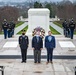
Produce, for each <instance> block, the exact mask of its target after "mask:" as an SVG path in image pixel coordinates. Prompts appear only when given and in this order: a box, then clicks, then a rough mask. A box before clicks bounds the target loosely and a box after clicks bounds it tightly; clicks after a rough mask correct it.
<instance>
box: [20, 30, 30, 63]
mask: <svg viewBox="0 0 76 75" xmlns="http://www.w3.org/2000/svg"><path fill="white" fill-rule="evenodd" d="M28 45H29V39H28V36H26V35H25V30H24V31H23V32H22V35H21V36H19V46H20V49H21V55H22V63H23V62H25V63H26V59H27V48H28Z"/></svg>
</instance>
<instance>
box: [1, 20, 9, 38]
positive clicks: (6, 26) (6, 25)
mask: <svg viewBox="0 0 76 75" xmlns="http://www.w3.org/2000/svg"><path fill="white" fill-rule="evenodd" d="M7 28H8V23H7V21H6V19H4V22H3V23H2V29H3V31H4V39H7V34H8V32H7Z"/></svg>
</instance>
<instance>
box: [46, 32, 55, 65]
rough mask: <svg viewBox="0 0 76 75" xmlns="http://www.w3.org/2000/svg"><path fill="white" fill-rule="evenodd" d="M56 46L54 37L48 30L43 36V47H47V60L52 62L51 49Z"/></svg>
mask: <svg viewBox="0 0 76 75" xmlns="http://www.w3.org/2000/svg"><path fill="white" fill-rule="evenodd" d="M55 47H56V42H55V37H54V36H52V34H51V31H48V36H46V37H45V48H46V49H47V62H46V64H48V63H49V62H50V63H51V64H52V63H53V62H52V59H53V50H54V48H55Z"/></svg>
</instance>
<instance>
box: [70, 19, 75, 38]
mask: <svg viewBox="0 0 76 75" xmlns="http://www.w3.org/2000/svg"><path fill="white" fill-rule="evenodd" d="M69 27H70V37H71V39H73V34H74V29H75V23H74V20H72V21H71V22H70V24H69Z"/></svg>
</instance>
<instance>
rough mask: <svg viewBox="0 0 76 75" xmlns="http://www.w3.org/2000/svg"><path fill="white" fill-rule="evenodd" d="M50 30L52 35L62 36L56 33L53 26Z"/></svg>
mask: <svg viewBox="0 0 76 75" xmlns="http://www.w3.org/2000/svg"><path fill="white" fill-rule="evenodd" d="M50 30H51V31H52V34H54V35H60V33H59V32H58V31H56V30H55V29H54V28H52V27H51V26H50Z"/></svg>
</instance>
